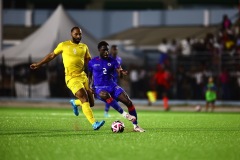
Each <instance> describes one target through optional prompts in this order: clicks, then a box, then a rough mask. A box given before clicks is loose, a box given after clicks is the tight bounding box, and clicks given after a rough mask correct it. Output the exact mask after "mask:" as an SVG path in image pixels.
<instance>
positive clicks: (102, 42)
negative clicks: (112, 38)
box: [98, 41, 109, 49]
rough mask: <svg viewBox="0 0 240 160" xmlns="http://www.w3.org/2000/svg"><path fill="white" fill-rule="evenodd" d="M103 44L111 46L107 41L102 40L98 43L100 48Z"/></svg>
mask: <svg viewBox="0 0 240 160" xmlns="http://www.w3.org/2000/svg"><path fill="white" fill-rule="evenodd" d="M102 46H109V44H108V43H107V42H106V41H101V42H99V43H98V49H100V48H101V47H102Z"/></svg>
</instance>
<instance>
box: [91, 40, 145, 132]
mask: <svg viewBox="0 0 240 160" xmlns="http://www.w3.org/2000/svg"><path fill="white" fill-rule="evenodd" d="M98 51H99V54H100V56H98V57H95V58H93V59H92V60H90V61H89V63H88V78H89V85H90V90H92V92H93V93H94V94H95V97H96V98H98V99H99V100H102V101H103V102H105V103H108V104H109V105H110V106H112V107H113V108H114V109H115V110H116V111H117V112H119V113H120V114H122V116H123V117H125V118H126V119H128V120H129V121H132V123H133V127H134V128H133V130H134V131H135V132H145V130H144V129H142V128H141V127H140V126H138V122H137V112H136V109H135V107H134V105H133V103H132V101H131V100H130V98H129V97H128V95H127V93H126V92H125V91H124V90H123V88H121V87H120V86H118V85H117V83H116V82H115V81H114V76H113V74H114V73H115V71H117V72H118V74H119V76H120V78H121V77H123V76H126V75H127V71H124V70H123V69H122V68H121V65H120V64H119V63H118V62H117V60H116V59H114V58H112V57H110V56H109V44H108V43H107V42H106V41H101V42H99V43H98ZM91 86H92V87H93V88H91ZM117 101H120V102H122V103H123V104H124V105H126V106H127V108H128V113H127V112H125V111H124V110H123V109H122V107H121V106H120V105H119V104H118V102H117Z"/></svg>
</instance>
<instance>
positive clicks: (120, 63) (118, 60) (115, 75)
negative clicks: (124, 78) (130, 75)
mask: <svg viewBox="0 0 240 160" xmlns="http://www.w3.org/2000/svg"><path fill="white" fill-rule="evenodd" d="M110 57H112V56H111V55H110ZM112 58H113V57H112ZM113 59H116V60H117V62H118V63H119V65H122V58H121V57H119V56H117V57H116V58H113ZM113 80H114V82H116V83H118V73H117V71H115V72H114V74H113Z"/></svg>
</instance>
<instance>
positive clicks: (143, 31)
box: [0, 0, 240, 100]
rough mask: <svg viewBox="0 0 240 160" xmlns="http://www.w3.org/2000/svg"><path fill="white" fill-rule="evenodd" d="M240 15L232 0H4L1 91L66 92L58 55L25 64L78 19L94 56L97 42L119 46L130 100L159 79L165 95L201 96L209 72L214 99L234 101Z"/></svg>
mask: <svg viewBox="0 0 240 160" xmlns="http://www.w3.org/2000/svg"><path fill="white" fill-rule="evenodd" d="M60 4H61V5H60ZM239 14H240V13H239V1H238V0H228V1H226V0H208V1H200V0H195V1H192V0H51V1H47V0H41V1H39V0H21V1H18V0H2V12H1V18H2V20H1V22H2V26H0V27H1V30H2V40H3V41H2V49H3V50H2V51H1V52H0V58H1V62H0V66H1V70H0V96H3V97H6V96H10V97H70V96H72V95H71V93H70V92H69V91H68V89H67V88H66V87H65V84H64V73H63V66H62V65H61V59H60V58H59V59H56V60H55V61H54V62H52V63H50V64H49V65H46V66H45V67H43V68H41V69H40V70H38V71H31V70H29V64H30V63H31V62H33V61H36V60H38V59H39V58H41V57H43V56H45V55H46V54H47V53H49V52H51V51H52V50H53V49H54V47H55V45H56V44H57V43H59V42H60V41H64V40H65V39H69V38H70V33H69V31H70V29H71V27H73V26H72V25H78V26H80V27H81V28H82V29H83V41H85V42H86V43H87V44H88V45H90V51H91V53H92V55H93V56H94V55H97V54H98V53H96V52H97V51H96V48H97V45H96V44H97V42H98V41H100V40H107V41H108V42H109V43H110V45H111V44H117V45H118V46H119V49H120V50H119V56H122V57H124V59H123V67H124V68H126V69H128V70H129V72H130V76H129V80H128V81H121V84H122V85H123V86H124V88H125V89H126V90H127V91H128V92H129V93H130V96H131V97H132V98H138V99H146V98H147V96H146V93H147V91H154V90H156V88H157V85H158V82H159V81H160V82H161V83H164V85H165V86H166V87H167V90H168V95H169V97H170V99H180V100H190V99H191V100H203V99H204V89H205V86H206V84H207V79H208V77H210V76H212V77H214V81H215V83H216V85H217V88H218V91H217V92H218V99H219V100H240V33H239V32H240V31H239V28H240V18H239ZM67 24H68V25H69V24H70V25H69V26H68V25H67ZM68 36H69V37H68ZM34 49H35V50H34ZM38 51H39V52H38ZM160 70H161V72H164V75H167V76H166V77H165V79H161V78H160V79H156V78H155V77H156V75H157V74H158V72H159V71H160ZM166 83H167V84H166ZM143 86H144V87H143Z"/></svg>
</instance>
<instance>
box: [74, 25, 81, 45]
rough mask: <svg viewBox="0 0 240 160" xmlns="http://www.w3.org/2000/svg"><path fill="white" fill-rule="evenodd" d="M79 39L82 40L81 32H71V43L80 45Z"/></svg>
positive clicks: (77, 30) (76, 30)
mask: <svg viewBox="0 0 240 160" xmlns="http://www.w3.org/2000/svg"><path fill="white" fill-rule="evenodd" d="M81 39H82V32H81V30H79V29H75V30H74V31H73V32H72V41H73V43H76V44H78V43H80V41H81Z"/></svg>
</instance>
